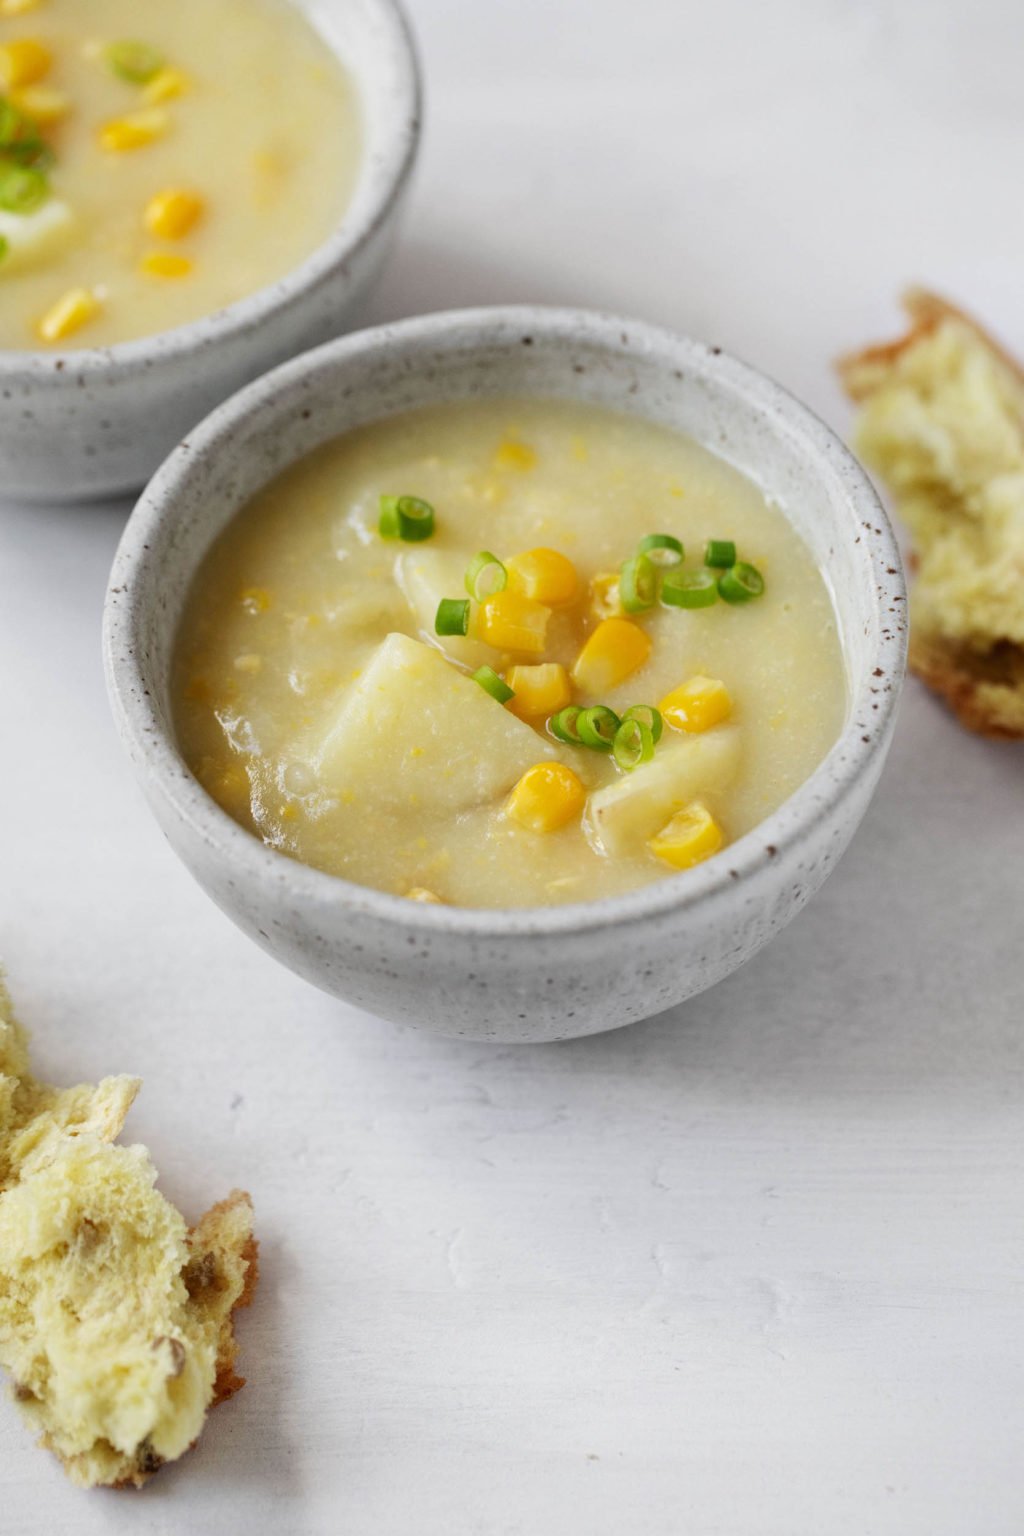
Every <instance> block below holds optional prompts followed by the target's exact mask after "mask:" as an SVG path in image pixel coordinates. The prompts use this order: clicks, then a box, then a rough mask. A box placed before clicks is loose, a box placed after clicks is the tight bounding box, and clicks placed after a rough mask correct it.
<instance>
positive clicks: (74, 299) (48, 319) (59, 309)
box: [36, 288, 101, 342]
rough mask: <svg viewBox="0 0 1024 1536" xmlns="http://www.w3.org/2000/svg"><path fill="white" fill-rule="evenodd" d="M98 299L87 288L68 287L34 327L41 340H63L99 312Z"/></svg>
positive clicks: (86, 323)
mask: <svg viewBox="0 0 1024 1536" xmlns="http://www.w3.org/2000/svg"><path fill="white" fill-rule="evenodd" d="M100 308H101V305H100V301H99V299H98V298H97V297H96V295H95V294H94V293H93V292H92V291H91V290H90V289H88V288H69V289H68V291H67V293H65V294H64V296H63V297H62V298H59V299H58V300H57V302H56V304H54V306H53V308H52V309H48V310H47V311H46V314H45V315H44V316H43V318H42V319H41V320H40V322H39V324H38V326H37V327H36V329H37V331H38V334H39V339H40V340H41V341H51V342H52V341H63V340H64V338H65V337H66V336H71V335H73V334H74V332H75V331H80V330H81V328H82V326H83V325H88V323H89V321H90V320H94V319H95V318H96V316H97V315H98V314H99V312H100Z"/></svg>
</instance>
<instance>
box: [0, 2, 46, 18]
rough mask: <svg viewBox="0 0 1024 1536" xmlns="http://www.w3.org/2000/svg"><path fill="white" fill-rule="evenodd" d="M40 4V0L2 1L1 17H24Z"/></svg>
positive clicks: (0, 3) (0, 6)
mask: <svg viewBox="0 0 1024 1536" xmlns="http://www.w3.org/2000/svg"><path fill="white" fill-rule="evenodd" d="M38 4H39V0H0V16H24V14H25V12H26V11H34V10H35V8H36V6H37V5H38Z"/></svg>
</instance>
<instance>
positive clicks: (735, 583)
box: [718, 560, 764, 603]
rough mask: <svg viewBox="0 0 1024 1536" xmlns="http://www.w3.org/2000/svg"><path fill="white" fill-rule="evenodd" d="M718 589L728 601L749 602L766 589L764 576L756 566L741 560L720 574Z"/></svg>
mask: <svg viewBox="0 0 1024 1536" xmlns="http://www.w3.org/2000/svg"><path fill="white" fill-rule="evenodd" d="M718 590H719V592H720V593H721V595H722V597H723V598H724V599H725V601H726V602H727V603H749V602H750V601H751V599H752V598H755V597H760V596H761V593H762V592H763V591H764V577H763V576H762V575H761V572H760V571H759V570H758V569H757V567H756V566H754V565H748V564H747V562H746V561H745V560H739V561H737V563H736V564H735V565H734V566H732V567H731V569H729V570H728V571H723V573H722V575H721V576H719V578H718Z"/></svg>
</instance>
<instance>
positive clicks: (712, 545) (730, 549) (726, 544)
mask: <svg viewBox="0 0 1024 1536" xmlns="http://www.w3.org/2000/svg"><path fill="white" fill-rule="evenodd" d="M704 564H705V565H710V566H712V567H713V568H714V569H715V570H723V571H727V570H728V569H729V567H730V566H731V565H735V564H736V545H735V544H734V543H733V541H732V539H708V542H707V544H706V545H705V546H704Z"/></svg>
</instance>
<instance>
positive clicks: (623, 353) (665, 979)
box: [104, 308, 906, 1041]
mask: <svg viewBox="0 0 1024 1536" xmlns="http://www.w3.org/2000/svg"><path fill="white" fill-rule="evenodd" d="M499 394H500V395H522V394H527V395H539V396H569V397H571V398H573V399H579V400H588V401H593V402H595V403H597V404H600V405H603V406H609V407H613V408H615V409H618V410H622V411H628V412H632V413H634V414H638V415H641V416H643V417H645V418H647V419H649V420H652V421H656V422H661V423H663V424H664V425H666V426H669V427H674V428H677V429H679V430H680V431H683V432H688V433H690V434H692V435H693V436H694V437H696V438H697V439H699V440H700V441H701V442H702V443H705V444H706V445H707V446H708V447H710V448H712V449H713V450H714V451H715V452H717V453H719V454H721V455H722V456H723V457H725V458H727V459H728V460H730V461H731V462H732V463H734V464H736V465H737V466H738V467H739V468H740V469H742V470H743V471H745V472H746V473H747V474H748V475H750V476H751V477H752V478H753V479H755V480H756V481H757V482H758V483H759V484H760V485H761V486H762V487H763V488H764V489H765V490H766V491H767V492H768V493H769V494H770V495H771V496H773V497H776V498H777V499H778V500H779V501H780V502H781V504H782V505H783V507H784V508H785V510H786V513H787V515H788V516H789V518H790V520H791V522H792V523H793V525H794V526H795V527H796V529H797V531H798V532H799V533H800V534H801V536H802V537H803V538H804V539H805V540H806V541H807V543H808V544H809V546H810V548H811V550H812V551H813V553H814V556H815V558H816V560H817V561H818V563H819V565H820V566H821V568H822V570H823V571H824V572H825V575H826V578H827V580H828V582H829V585H830V587H831V590H832V594H833V599H834V602H835V607H836V612H837V615H838V619H839V625H840V630H841V636H842V646H843V653H844V657H845V662H846V671H847V678H848V689H849V707H848V711H847V716H846V723H845V726H844V729H843V731H842V734H841V736H840V738H839V740H838V741H837V742H836V744H835V746H834V747H833V749H832V751H831V752H830V753H829V754H828V757H827V758H826V759H825V761H824V762H823V763H822V764H821V766H820V767H819V768H818V769H817V770H816V772H815V773H813V774H812V775H811V777H810V778H809V779H808V780H807V782H806V783H805V784H804V785H803V786H802V787H801V788H800V789H799V790H798V791H797V792H796V793H795V794H794V795H792V796H791V797H790V799H788V800H787V801H786V802H785V804H784V805H783V806H782V807H781V809H779V810H778V811H776V812H775V814H774V815H772V816H770V817H769V818H768V819H767V820H766V821H764V822H762V823H761V825H760V826H758V827H757V828H756V829H755V830H754V831H753V832H750V833H749V834H748V835H747V836H746V837H742V838H740V839H739V840H738V841H737V842H736V843H734V844H733V845H732V846H731V847H729V848H728V849H726V850H725V851H724V852H723V853H721V854H720V855H719V856H718V857H716V858H714V859H712V860H710V861H709V862H708V863H706V864H703V865H700V866H699V867H698V868H696V869H694V870H691V871H688V872H687V873H685V874H679V875H670V876H668V877H667V878H665V879H663V880H659V881H657V882H656V883H654V884H653V885H649V886H647V887H645V888H644V889H642V890H638V891H634V892H631V893H630V894H628V895H626V896H619V897H615V898H613V899H610V900H604V901H595V902H590V903H586V904H582V903H581V904H579V905H573V906H564V907H534V908H527V909H518V910H507V911H490V910H483V909H471V908H457V907H442V906H425V905H420V904H418V903H416V902H410V901H407V900H404V899H402V898H401V897H397V896H389V895H384V894H383V893H381V892H379V891H373V890H367V889H366V888H364V887H363V886H358V885H353V884H351V883H350V882H349V881H346V880H341V879H338V878H336V877H334V876H332V875H326V874H323V873H321V872H320V871H318V870H315V869H309V868H307V867H306V866H304V865H302V864H298V863H296V862H294V861H293V860H291V859H289V858H287V857H286V856H285V855H283V854H280V853H277V852H275V851H274V850H272V849H270V848H267V847H265V846H264V845H263V843H261V842H260V841H259V840H258V839H257V838H255V837H254V836H252V834H251V833H249V832H246V831H244V830H243V829H242V828H241V827H240V826H238V825H237V823H235V822H234V821H232V820H231V819H230V817H228V816H227V815H226V814H225V813H224V812H223V811H222V810H220V808H219V807H218V806H217V805H216V804H215V803H214V802H213V801H212V800H211V799H210V798H209V797H208V796H207V794H206V793H205V791H204V790H203V789H202V788H201V787H200V785H199V783H198V782H197V780H196V779H195V778H194V777H193V775H192V774H191V772H190V771H189V769H188V767H187V766H186V764H185V762H184V761H183V759H182V757H181V754H180V752H179V750H178V746H177V743H176V740H175V733H174V726H173V723H172V715H171V701H170V698H169V692H168V679H169V675H170V669H171V656H172V651H173V647H174V641H175V635H176V631H177V628H178V622H179V618H180V615H181V612H182V607H183V604H184V601H185V597H186V594H187V592H188V588H189V584H190V582H191V580H192V578H193V576H194V574H195V572H196V569H197V567H198V566H199V564H200V562H201V561H202V559H203V556H204V554H205V552H206V550H207V549H208V548H209V546H210V543H211V541H212V540H213V539H214V538H215V536H216V535H217V534H218V533H219V532H220V531H221V529H222V528H223V527H224V526H225V524H226V523H227V522H228V521H229V519H230V518H232V517H233V516H234V515H235V513H236V512H237V511H238V509H239V508H240V507H242V506H243V505H244V504H245V503H246V502H247V501H248V500H249V498H250V497H251V496H253V495H254V493H255V492H256V491H258V490H259V489H260V488H261V487H262V486H263V485H265V484H266V483H267V481H269V480H270V479H271V478H272V477H273V476H275V475H277V474H278V473H279V472H280V471H281V470H283V469H284V468H285V467H286V466H287V465H289V464H291V463H292V462H293V461H294V460H295V459H297V458H299V457H301V456H302V455H303V454H306V453H308V452H309V451H310V450H311V449H313V448H315V447H317V446H318V445H319V444H320V443H323V442H325V441H328V440H329V439H331V438H334V437H337V436H338V435H339V434H340V433H343V432H345V431H347V430H349V429H350V428H352V427H355V426H358V425H360V424H362V423H365V422H368V421H372V420H375V419H378V418H380V417H383V416H387V415H391V414H393V413H395V412H398V411H404V410H408V409H410V408H412V407H415V406H419V405H424V404H427V403H432V402H436V401H441V400H453V399H460V398H468V397H473V396H480V395H499ZM905 611H906V596H905V590H904V583H903V574H902V569H901V565H900V558H899V555H898V553H897V550H896V544H895V541H894V539H893V535H892V531H891V529H890V527H889V524H888V523H887V521H886V518H885V515H884V513H883V512H882V509H881V507H880V506H879V503H878V499H877V497H876V496H875V494H874V492H873V490H872V489H871V486H870V484H869V483H868V480H867V478H866V476H865V475H864V473H863V471H862V470H861V469H860V467H859V465H858V464H857V463H856V462H855V460H854V459H853V458H852V457H851V456H850V454H849V453H848V452H847V451H846V449H845V448H844V447H843V446H842V444H841V443H840V442H839V441H838V440H837V439H836V438H835V437H834V436H833V434H832V433H831V432H830V431H829V430H828V428H827V427H825V426H824V425H823V424H822V423H821V422H820V421H818V420H817V418H816V417H814V416H812V415H811V413H810V412H809V411H807V410H806V409H805V408H804V407H803V406H802V405H799V404H798V403H797V402H796V401H795V400H793V399H792V398H791V397H790V396H789V395H787V394H786V393H785V392H784V391H783V390H781V389H780V388H779V387H778V386H777V385H775V384H773V383H771V382H770V381H769V380H767V379H765V378H763V377H762V376H761V375H760V374H758V373H755V372H754V371H753V369H751V368H748V367H746V366H744V365H743V364H742V363H738V362H736V361H735V360H734V359H732V358H730V357H725V356H723V355H722V354H721V353H720V352H719V351H718V349H717V348H708V347H706V346H702V345H700V344H699V343H697V342H693V341H687V340H685V339H684V338H682V337H679V336H674V335H671V334H669V333H668V332H666V331H661V330H656V329H653V328H651V327H649V326H645V325H639V324H633V323H632V322H629V321H620V320H615V319H610V318H607V317H603V316H599V315H591V314H584V313H579V312H573V311H563V310H545V309H533V308H530V309H526V308H524V309H502V310H486V309H485V310H477V311H467V312H464V313H457V314H442V315H430V316H427V317H425V318H423V319H418V320H409V321H405V322H402V323H401V324H398V325H393V326H383V327H381V328H379V329H377V330H372V331H364V332H362V333H359V334H357V335H353V336H350V337H348V338H346V339H344V340H342V341H338V342H334V343H332V344H331V345H329V346H326V347H322V348H320V349H319V350H318V351H316V352H313V353H310V354H309V355H307V356H305V357H301V358H297V359H296V360H295V361H293V362H291V363H287V364H285V365H284V367H282V368H279V369H278V370H277V371H276V372H275V373H272V374H270V375H269V376H268V377H267V378H264V379H261V380H259V382H258V383H256V384H253V385H251V386H250V387H249V388H248V389H245V390H243V391H242V392H241V393H240V394H239V395H236V396H235V397H234V399H232V400H229V401H228V402H227V403H226V404H225V405H223V406H221V407H220V409H219V410H218V411H216V412H215V413H214V414H213V415H212V416H211V417H210V418H209V419H208V420H207V421H205V422H203V423H202V425H201V426H200V427H199V428H197V429H196V430H195V431H194V432H193V433H192V434H191V437H190V441H189V445H188V447H187V449H186V448H184V447H183V448H179V449H178V450H177V451H176V452H175V453H174V454H173V455H172V457H171V458H170V459H169V460H168V462H167V463H166V464H165V465H164V466H163V467H162V469H161V470H160V471H159V473H158V474H157V476H156V477H155V479H154V480H153V482H152V483H151V485H150V486H149V487H148V488H147V489H146V491H145V492H144V494H143V496H142V498H141V500H140V502H139V504H138V506H137V508H136V509H135V511H134V513H133V514H132V517H131V519H130V520H129V523H128V526H127V528H126V530H125V534H124V537H123V539H122V542H121V547H120V549H119V551H118V554H117V558H116V561H115V564H114V569H113V573H112V577H111V583H110V592H109V596H108V599H107V607H106V613H105V624H104V653H105V663H106V668H107V680H108V686H109V689H110V695H111V700H112V704H113V709H114V715H115V718H116V721H117V726H118V729H119V731H120V733H121V736H122V739H123V741H124V744H125V746H126V748H127V750H128V753H129V755H130V757H131V759H132V762H133V763H134V765H135V769H136V771H137V773H138V775H139V778H140V780H141V783H142V786H143V789H144V791H145V793H146V795H147V797H148V799H149V802H150V804H151V806H152V808H153V810H154V812H155V814H156V816H157V819H158V821H159V822H160V824H161V826H162V827H163V829H164V831H165V833H166V835H167V837H168V839H169V841H170V842H171V844H172V846H173V847H174V848H175V849H176V850H177V852H178V853H179V854H180V855H181V857H182V858H183V859H184V861H185V863H186V864H187V865H188V867H189V868H190V869H191V870H192V872H193V874H194V875H195V876H196V878H197V879H198V881H199V882H200V884H201V885H202V886H203V887H204V888H205V889H206V890H207V891H208V892H209V894H210V895H211V896H212V897H213V899H214V900H215V901H216V902H217V903H218V905H219V906H221V907H222V908H223V909H224V911H225V912H227V913H228V914H229V916H231V917H232V918H234V920H235V921H236V922H237V923H238V924H239V926H240V927H241V928H243V929H244V930H245V932H246V933H248V934H249V935H250V937H252V938H253V939H255V940H256V942H257V943H259V944H260V945H262V946H263V948H264V949H266V950H268V951H269V952H270V953H271V954H272V955H274V956H275V957H276V958H277V959H279V960H281V961H282V962H283V963H284V964H285V965H288V966H290V967H291V968H292V969H293V970H295V971H297V972H298V973H299V974H300V975H302V976H305V977H307V978H308V979H309V980H310V981H312V982H315V983H316V984H317V985H318V986H320V987H323V988H324V989H325V990H326V991H328V992H333V993H335V994H336V995H337V996H339V997H344V998H348V999H349V1000H350V1001H352V1002H354V1003H357V1004H358V1005H359V1006H360V1007H363V1008H366V1009H368V1010H369V1011H370V1012H373V1013H377V1014H381V1015H383V1016H384V1017H386V1018H391V1019H397V1020H400V1021H403V1022H405V1023H409V1024H414V1025H419V1026H421V1027H422V1028H424V1029H430V1030H434V1031H437V1032H439V1033H442V1034H449V1035H461V1036H469V1037H474V1038H479V1039H488V1040H517V1041H518V1040H521V1041H538V1040H556V1039H562V1038H566V1037H569V1036H573V1035H584V1034H590V1033H593V1032H596V1031H598V1030H604V1029H612V1028H614V1027H616V1026H617V1025H620V1024H628V1023H630V1022H632V1021H634V1020H636V1019H642V1018H644V1017H646V1016H647V1015H649V1014H653V1013H657V1012H659V1011H660V1010H662V1009H664V1008H668V1007H669V1006H670V1005H672V1004H673V1003H678V1002H680V1001H682V999H683V998H686V997H688V996H690V995H691V994H693V993H695V992H699V991H701V990H702V989H703V988H705V987H708V986H710V985H711V984H712V983H713V982H715V981H718V980H719V979H720V978H721V977H723V976H725V975H726V974H727V973H728V972H729V971H732V970H734V969H735V967H736V966H738V965H740V964H742V962H743V961H744V960H747V959H749V958H750V956H751V955H753V954H754V953H755V951H756V950H758V949H760V947H761V946H762V945H763V944H765V943H766V942H767V941H768V940H769V939H770V938H771V937H772V936H773V935H774V934H776V933H777V932H778V931H779V929H780V928H781V927H782V926H783V925H784V924H785V923H787V922H788V921H789V919H790V918H791V917H793V916H794V915H795V914H796V913H797V912H798V911H799V910H800V908H801V907H802V906H803V904H804V902H805V901H807V899H808V897H809V896H811V895H812V894H813V892H814V891H816V890H817V888H818V887H819V886H820V885H821V883H822V881H823V880H824V879H825V876H826V875H827V874H828V873H829V871H830V870H831V869H832V867H833V866H834V864H835V862H836V860H837V859H838V858H839V855H840V854H841V853H842V851H843V849H844V848H845V846H846V844H847V842H848V841H849V839H850V836H851V835H852V833H853V831H854V828H855V827H856V826H857V823H858V822H859V821H860V819H861V816H862V815H863V813H864V810H865V808H866V806H867V804H868V801H869V800H870V798H871V794H872V792H873V790H874V788H875V784H876V783H877V780H878V775H879V773H880V772H881V768H882V763H883V761H884V759H885V755H886V751H887V749H888V745H889V740H890V736H891V732H892V728H893V723H894V718H895V707H896V701H897V696H898V694H899V690H900V685H901V682H902V678H903V669H904V658H905ZM794 986H796V987H798V986H799V978H794Z"/></svg>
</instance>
